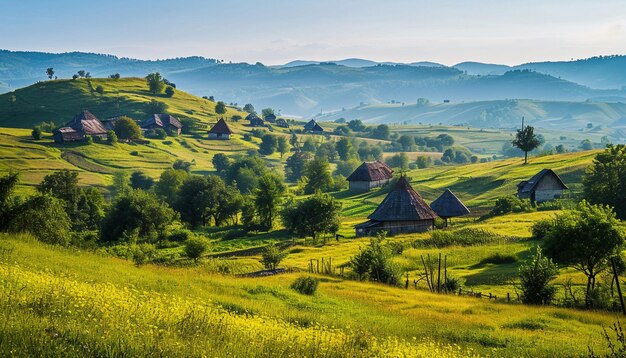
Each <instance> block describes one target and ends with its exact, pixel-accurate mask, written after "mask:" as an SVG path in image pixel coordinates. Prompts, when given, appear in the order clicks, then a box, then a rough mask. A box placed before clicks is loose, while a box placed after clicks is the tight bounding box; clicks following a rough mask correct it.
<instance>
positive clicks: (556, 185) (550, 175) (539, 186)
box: [517, 169, 569, 203]
mask: <svg viewBox="0 0 626 358" xmlns="http://www.w3.org/2000/svg"><path fill="white" fill-rule="evenodd" d="M568 189H569V188H568V187H567V185H565V183H563V181H562V180H561V178H560V177H559V176H558V175H557V174H556V173H555V172H554V171H553V170H552V169H542V170H541V171H540V172H539V173H537V174H535V176H533V177H532V178H530V180H524V181H522V182H520V183H519V184H517V197H518V198H520V199H530V201H531V202H532V203H541V202H545V201H550V200H554V199H558V198H560V197H562V196H563V191H564V190H568Z"/></svg>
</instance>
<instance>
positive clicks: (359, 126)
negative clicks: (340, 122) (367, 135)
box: [348, 119, 367, 132]
mask: <svg viewBox="0 0 626 358" xmlns="http://www.w3.org/2000/svg"><path fill="white" fill-rule="evenodd" d="M348 128H350V129H351V130H352V131H354V132H363V131H364V130H365V129H367V127H366V126H365V124H363V122H361V120H359V119H353V120H351V121H350V122H348Z"/></svg>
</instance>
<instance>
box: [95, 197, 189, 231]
mask: <svg viewBox="0 0 626 358" xmlns="http://www.w3.org/2000/svg"><path fill="white" fill-rule="evenodd" d="M176 220H178V214H177V213H176V212H175V211H174V210H172V209H171V208H170V207H169V206H168V205H167V204H165V203H164V202H162V201H160V200H159V198H157V196H156V195H155V194H154V193H150V192H147V191H143V190H131V191H130V192H128V193H127V194H124V195H122V196H120V197H118V198H117V199H115V201H114V202H113V205H112V206H111V208H110V210H109V211H108V213H107V215H106V216H105V217H104V220H103V221H102V230H101V232H100V239H101V240H102V241H103V242H115V241H130V242H133V241H148V242H153V241H155V240H157V239H159V238H161V237H163V235H164V232H165V229H166V228H167V227H168V226H169V225H171V224H172V223H173V222H175V221H176Z"/></svg>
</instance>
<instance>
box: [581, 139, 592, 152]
mask: <svg viewBox="0 0 626 358" xmlns="http://www.w3.org/2000/svg"><path fill="white" fill-rule="evenodd" d="M580 149H582V150H592V149H593V144H591V141H590V140H589V139H583V140H582V141H581V142H580Z"/></svg>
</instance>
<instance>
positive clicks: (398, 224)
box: [383, 220, 435, 235]
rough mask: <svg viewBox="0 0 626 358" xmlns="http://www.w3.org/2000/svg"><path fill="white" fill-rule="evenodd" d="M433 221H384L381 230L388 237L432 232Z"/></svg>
mask: <svg viewBox="0 0 626 358" xmlns="http://www.w3.org/2000/svg"><path fill="white" fill-rule="evenodd" d="M434 224H435V221H434V220H419V221H386V222H384V223H383V230H384V231H387V232H388V233H389V234H390V235H395V234H400V233H412V232H426V231H430V230H432V228H433V226H434Z"/></svg>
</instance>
